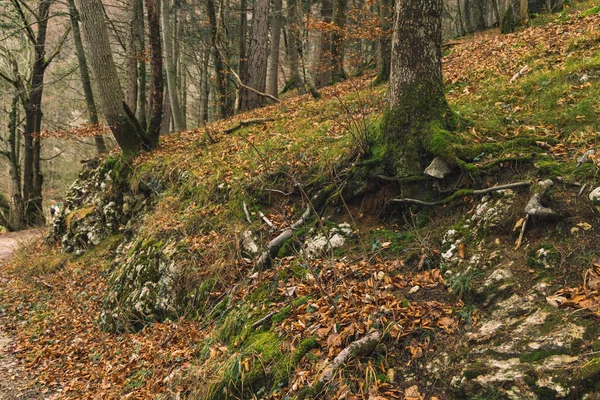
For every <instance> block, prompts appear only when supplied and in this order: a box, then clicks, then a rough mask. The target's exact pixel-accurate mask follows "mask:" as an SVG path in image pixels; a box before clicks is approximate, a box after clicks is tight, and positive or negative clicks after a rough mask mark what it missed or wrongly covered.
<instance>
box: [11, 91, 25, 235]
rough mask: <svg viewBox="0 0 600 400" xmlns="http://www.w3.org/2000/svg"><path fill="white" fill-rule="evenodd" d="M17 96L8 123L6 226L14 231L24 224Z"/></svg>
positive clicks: (12, 104)
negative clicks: (8, 184)
mask: <svg viewBox="0 0 600 400" xmlns="http://www.w3.org/2000/svg"><path fill="white" fill-rule="evenodd" d="M18 100H19V98H18V95H16V94H15V96H14V97H13V100H12V103H11V108H10V115H9V122H8V164H9V169H10V171H9V173H10V181H11V187H12V191H11V200H10V209H9V212H8V226H9V228H10V229H12V230H14V231H18V230H21V229H22V228H23V225H24V222H25V216H24V214H23V211H24V207H23V195H22V192H21V163H20V161H21V160H20V157H19V153H20V151H19V147H20V143H19V139H18V134H17V108H18Z"/></svg>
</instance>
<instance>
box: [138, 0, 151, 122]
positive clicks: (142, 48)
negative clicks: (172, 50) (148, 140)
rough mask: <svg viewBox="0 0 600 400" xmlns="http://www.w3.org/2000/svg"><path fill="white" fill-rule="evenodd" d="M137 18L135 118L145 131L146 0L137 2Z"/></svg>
mask: <svg viewBox="0 0 600 400" xmlns="http://www.w3.org/2000/svg"><path fill="white" fill-rule="evenodd" d="M135 12H136V14H137V18H136V20H135V21H136V26H135V29H136V39H137V41H136V58H137V78H138V90H137V101H136V103H137V107H136V108H135V117H136V118H137V119H138V121H140V125H141V126H142V127H143V128H144V129H148V120H147V118H146V112H147V111H146V54H145V52H146V40H145V39H144V35H145V32H144V30H145V29H144V25H145V24H144V0H136V2H135Z"/></svg>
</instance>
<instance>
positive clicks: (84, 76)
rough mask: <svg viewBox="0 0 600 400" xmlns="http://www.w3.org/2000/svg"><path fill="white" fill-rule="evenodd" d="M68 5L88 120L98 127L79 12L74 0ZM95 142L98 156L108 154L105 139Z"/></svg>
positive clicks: (98, 139)
mask: <svg viewBox="0 0 600 400" xmlns="http://www.w3.org/2000/svg"><path fill="white" fill-rule="evenodd" d="M67 5H68V7H69V16H70V18H71V30H72V33H73V43H74V44H75V53H76V54H77V61H78V63H79V75H80V76H81V86H83V93H84V95H85V104H86V106H87V110H88V118H89V120H90V123H92V124H95V125H97V124H98V123H99V121H98V111H97V110H96V102H95V101H94V93H93V91H92V81H91V79H90V73H89V70H88V65H87V59H86V58H85V50H84V48H83V43H82V42H81V32H80V31H79V12H78V11H77V8H75V1H74V0H67ZM94 142H95V143H96V151H97V152H98V154H102V153H105V152H106V144H105V143H104V138H103V137H102V136H100V135H96V136H94Z"/></svg>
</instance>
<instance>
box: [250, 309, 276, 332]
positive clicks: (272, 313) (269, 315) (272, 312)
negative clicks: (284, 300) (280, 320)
mask: <svg viewBox="0 0 600 400" xmlns="http://www.w3.org/2000/svg"><path fill="white" fill-rule="evenodd" d="M275 314H277V311H271V312H270V313H268V314H267V315H265V316H264V317H262V318H261V319H259V320H258V321H256V322H255V323H253V324H252V329H253V330H256V329H258V328H259V327H260V326H261V325H262V324H264V323H265V322H268V321H269V320H270V319H271V318H273V315H275Z"/></svg>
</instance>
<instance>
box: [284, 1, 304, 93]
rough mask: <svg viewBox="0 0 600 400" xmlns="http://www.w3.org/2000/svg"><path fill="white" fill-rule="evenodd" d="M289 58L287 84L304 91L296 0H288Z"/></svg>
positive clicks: (301, 91)
mask: <svg viewBox="0 0 600 400" xmlns="http://www.w3.org/2000/svg"><path fill="white" fill-rule="evenodd" d="M287 7H288V9H287V11H288V17H287V25H288V35H287V58H288V64H289V67H290V81H289V83H287V84H286V86H287V87H289V88H290V89H298V91H299V92H300V93H304V84H303V82H302V78H301V77H300V60H299V58H300V57H299V56H300V54H299V52H300V46H301V43H300V26H299V25H298V15H299V12H298V3H297V2H296V0H287Z"/></svg>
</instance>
